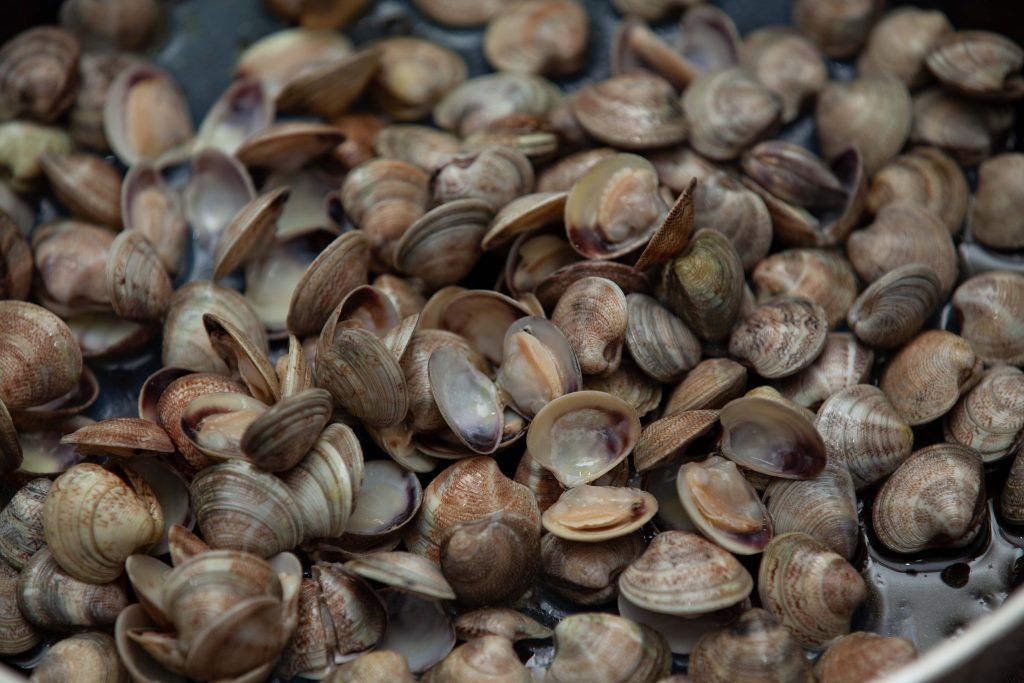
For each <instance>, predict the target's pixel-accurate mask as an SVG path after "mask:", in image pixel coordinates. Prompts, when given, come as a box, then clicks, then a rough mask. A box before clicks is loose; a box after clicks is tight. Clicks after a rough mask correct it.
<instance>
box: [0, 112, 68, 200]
mask: <svg viewBox="0 0 1024 683" xmlns="http://www.w3.org/2000/svg"><path fill="white" fill-rule="evenodd" d="M70 151H71V138H70V137H69V136H68V134H67V133H66V132H64V131H63V130H61V129H60V128H54V127H51V126H43V125H40V124H38V123H32V122H31V121H4V122H3V123H0V167H2V168H4V169H5V170H6V171H7V172H8V173H9V180H10V185H11V188H12V189H14V190H15V191H17V192H29V191H32V190H35V189H38V187H39V184H40V181H41V180H42V179H43V165H42V159H43V156H44V155H46V154H58V155H59V154H67V153H69V152H70ZM5 175H7V174H5Z"/></svg>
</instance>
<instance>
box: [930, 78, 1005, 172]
mask: <svg viewBox="0 0 1024 683" xmlns="http://www.w3.org/2000/svg"><path fill="white" fill-rule="evenodd" d="M1012 125H1013V109H1012V108H1011V107H1009V106H1008V105H1006V104H1001V103H989V102H979V101H976V100H969V99H965V98H962V97H957V96H956V95H954V94H952V93H949V92H947V91H945V90H943V89H942V88H929V89H927V90H924V91H922V92H920V93H918V94H917V95H915V96H914V128H913V130H912V131H911V134H910V140H911V142H913V143H915V144H921V145H932V146H935V147H939V148H941V149H942V150H943V151H945V152H946V153H947V154H949V155H950V156H952V157H953V158H954V159H956V160H957V161H959V162H960V163H961V164H964V165H965V166H973V165H975V164H979V163H981V162H982V161H984V160H985V158H986V157H987V156H988V155H989V154H991V153H992V146H993V144H994V143H995V142H996V140H998V139H1000V138H1001V137H1002V136H1003V134H1005V133H1006V131H1007V130H1009V129H1010V126H1012Z"/></svg>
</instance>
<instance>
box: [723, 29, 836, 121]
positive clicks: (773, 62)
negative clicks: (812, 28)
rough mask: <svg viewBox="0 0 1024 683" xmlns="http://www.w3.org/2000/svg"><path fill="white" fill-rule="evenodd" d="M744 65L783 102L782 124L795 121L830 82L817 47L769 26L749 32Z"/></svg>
mask: <svg viewBox="0 0 1024 683" xmlns="http://www.w3.org/2000/svg"><path fill="white" fill-rule="evenodd" d="M740 63H741V64H742V65H743V66H744V67H746V68H747V69H749V70H750V72H751V73H752V74H753V75H754V77H755V78H757V80H758V81H760V82H761V83H762V84H763V85H764V86H765V87H767V88H768V89H769V90H771V91H772V92H774V93H775V94H776V95H778V97H779V99H780V100H782V122H783V123H789V122H790V121H792V120H793V119H795V118H796V117H797V116H798V115H799V113H800V110H801V109H802V108H803V106H804V104H805V103H806V102H807V101H808V100H811V99H813V98H814V97H815V96H817V94H818V92H820V91H821V89H822V88H823V87H825V83H826V82H827V81H828V69H827V68H826V67H825V60H824V58H823V57H822V54H821V52H820V51H819V50H818V48H817V46H816V45H815V44H814V43H813V42H811V41H810V40H809V39H808V38H806V37H804V36H802V35H800V34H799V33H797V32H796V31H794V30H792V29H790V28H783V27H778V26H766V27H764V28H759V29H757V30H756V31H753V32H751V33H749V34H748V35H747V36H746V37H745V39H744V41H743V46H742V48H741V49H740Z"/></svg>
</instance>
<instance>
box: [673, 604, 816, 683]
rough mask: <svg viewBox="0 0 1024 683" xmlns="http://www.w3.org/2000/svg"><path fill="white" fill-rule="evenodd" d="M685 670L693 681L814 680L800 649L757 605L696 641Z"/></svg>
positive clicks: (776, 622)
mask: <svg viewBox="0 0 1024 683" xmlns="http://www.w3.org/2000/svg"><path fill="white" fill-rule="evenodd" d="M688 670H689V672H690V675H691V676H693V677H694V679H695V680H698V681H706V682H707V683H731V682H732V681H738V680H744V681H769V680H771V681H792V682H793V683H811V682H812V681H814V675H813V674H812V673H811V666H810V664H808V663H807V658H806V656H805V655H804V651H803V648H801V647H800V644H799V643H798V642H797V641H796V639H795V638H794V637H793V636H792V635H791V634H790V632H789V630H788V629H786V628H784V627H783V626H782V625H781V624H780V623H779V622H778V620H777V619H775V617H773V616H772V615H771V613H770V612H768V611H766V610H763V609H760V608H754V609H750V610H747V611H746V612H744V613H743V614H741V615H740V617H739V619H737V620H736V623H734V624H733V625H732V626H730V627H729V628H727V629H724V630H721V631H715V632H713V633H709V634H707V635H705V636H703V637H702V638H701V639H700V640H698V641H697V644H696V645H694V647H693V652H691V653H690V665H689V669H688Z"/></svg>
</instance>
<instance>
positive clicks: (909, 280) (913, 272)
mask: <svg viewBox="0 0 1024 683" xmlns="http://www.w3.org/2000/svg"><path fill="white" fill-rule="evenodd" d="M941 301H942V290H941V284H940V283H939V278H938V277H936V275H935V271H933V270H932V269H931V268H930V267H928V266H925V265H922V264H919V263H908V264H907V265H905V266H900V267H898V268H894V269H893V270H890V271H889V272H888V273H886V274H885V275H883V276H882V277H880V278H878V279H877V280H875V281H874V282H872V283H871V285H870V286H868V288H867V289H865V290H864V291H863V292H861V295H860V296H859V297H857V300H856V301H855V302H853V305H852V306H851V307H850V310H849V313H848V314H847V316H846V320H847V323H848V324H849V325H850V329H851V330H853V332H854V334H856V335H857V338H858V339H860V340H861V341H862V342H864V343H865V344H868V345H870V346H874V347H880V348H895V347H898V346H900V345H902V344H904V343H906V342H908V341H910V340H911V339H912V338H913V337H914V335H916V334H917V333H918V331H920V329H921V328H922V327H923V326H924V324H925V322H926V321H927V320H928V318H929V317H931V315H932V313H934V312H935V309H936V308H938V306H939V303H940V302H941Z"/></svg>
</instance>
